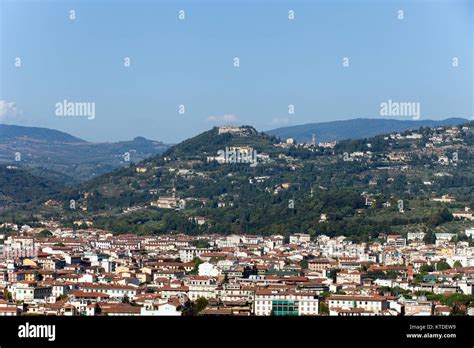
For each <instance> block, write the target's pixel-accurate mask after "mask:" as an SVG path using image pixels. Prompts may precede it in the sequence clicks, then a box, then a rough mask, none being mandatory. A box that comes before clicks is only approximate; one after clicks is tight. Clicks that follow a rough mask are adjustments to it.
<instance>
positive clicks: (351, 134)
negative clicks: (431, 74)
mask: <svg viewBox="0 0 474 348" xmlns="http://www.w3.org/2000/svg"><path fill="white" fill-rule="evenodd" d="M466 122H468V120H467V119H464V118H448V119H446V120H441V121H434V120H418V121H413V120H391V119H368V118H356V119H352V120H344V121H332V122H321V123H308V124H303V125H299V126H290V127H281V128H277V129H273V130H269V131H266V132H265V133H267V134H269V135H274V136H276V137H278V138H281V139H287V138H293V139H295V140H296V141H298V142H310V141H311V140H312V136H313V134H314V135H315V137H316V142H318V143H319V142H324V141H339V140H347V139H364V138H369V137H373V136H377V135H381V134H388V133H392V132H404V131H407V130H410V129H418V128H421V127H444V126H451V125H453V126H454V125H459V124H463V123H466Z"/></svg>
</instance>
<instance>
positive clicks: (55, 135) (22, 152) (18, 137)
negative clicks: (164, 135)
mask: <svg viewBox="0 0 474 348" xmlns="http://www.w3.org/2000/svg"><path fill="white" fill-rule="evenodd" d="M168 148H169V145H167V144H164V143H162V142H160V141H154V140H148V139H145V138H143V137H137V138H135V139H133V140H131V141H120V142H116V143H91V142H88V141H85V140H83V139H79V138H76V137H74V136H72V135H70V134H67V133H63V132H60V131H57V130H53V129H48V128H38V127H22V126H13V125H5V124H1V125H0V165H13V166H16V167H22V168H28V169H29V171H30V172H31V173H33V174H35V175H38V176H42V177H48V178H50V179H51V178H52V179H55V180H57V181H60V182H63V183H69V184H70V183H77V182H82V181H85V180H89V179H91V178H94V177H96V176H99V175H101V174H105V173H108V172H110V171H112V170H114V169H115V168H117V167H120V166H127V165H128V164H129V163H130V162H133V163H135V162H140V161H141V160H143V159H145V158H147V157H150V156H153V155H156V154H160V153H162V152H163V151H165V150H166V149H168Z"/></svg>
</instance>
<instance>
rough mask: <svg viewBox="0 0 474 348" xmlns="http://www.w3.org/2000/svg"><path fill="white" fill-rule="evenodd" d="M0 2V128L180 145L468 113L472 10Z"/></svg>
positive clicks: (456, 2)
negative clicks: (88, 107)
mask: <svg viewBox="0 0 474 348" xmlns="http://www.w3.org/2000/svg"><path fill="white" fill-rule="evenodd" d="M0 4H1V7H0V11H1V12H0V21H1V23H0V30H1V31H0V123H2V122H4V123H11V124H23V125H30V126H40V127H49V128H55V129H59V130H62V131H65V132H68V133H71V134H73V135H75V136H79V137H81V138H84V139H86V140H90V141H116V140H126V139H131V138H133V137H135V136H145V137H147V138H151V139H156V140H162V141H165V142H178V141H180V140H183V139H185V138H188V137H191V136H193V135H196V134H198V133H200V132H202V131H204V130H207V129H209V128H211V127H212V126H213V125H216V124H229V123H234V124H251V125H254V126H255V127H256V128H257V129H259V130H268V129H272V128H277V127H281V126H287V125H296V124H304V123H310V122H324V121H331V120H340V119H349V118H355V117H370V118H376V117H381V116H380V103H382V102H385V101H387V100H389V99H391V100H394V101H400V102H418V103H420V106H421V118H422V119H444V118H448V117H465V118H470V117H472V116H473V115H474V112H473V108H474V107H473V81H474V76H473V71H474V67H473V55H474V53H473V51H474V48H473V47H474V39H473V28H472V22H473V16H474V14H473V12H474V5H473V4H474V1H469V0H465V1H464V0H462V1H461V0H452V1H447V0H446V1H425V0H423V1H421V0H412V1H390V0H384V1H362V0H361V1H359V0H346V1H339V0H331V1H317V0H315V1H258V0H256V1H244V0H239V1H233V0H229V1H222V0H221V1H206V0H202V1H189V0H188V1H143V0H135V1H132V0H130V1H105V0H102V1H101V0H98V1H67V0H66V1H9V0H0ZM70 10H74V11H75V14H76V18H75V20H70V19H69V14H70V13H69V11H70ZM180 10H184V11H185V16H186V18H185V20H180V19H179V18H178V14H179V11H180ZM289 10H293V11H294V13H295V18H294V20H289V19H288V11H289ZM399 10H403V17H404V18H403V19H402V20H400V19H398V15H399V13H398V11H399ZM17 57H19V58H21V66H20V67H16V66H15V59H16V58H17ZM125 57H129V58H130V62H131V66H130V67H124V64H123V63H124V58H125ZM234 57H238V58H239V59H240V67H234V65H233V64H234V61H233V59H234ZM344 57H348V58H349V66H348V67H344V66H343V58H344ZM453 57H457V58H458V62H459V66H457V67H453V66H452V62H453ZM64 99H66V100H68V101H71V102H94V103H95V108H96V116H95V118H94V119H93V120H89V119H87V118H86V117H58V116H56V115H55V104H56V103H58V102H62V101H63V100H64ZM290 104H291V105H294V107H295V113H294V114H289V113H288V105H290ZM179 105H184V107H185V113H184V114H180V113H179V112H178V111H179ZM402 118H403V117H402Z"/></svg>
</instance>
